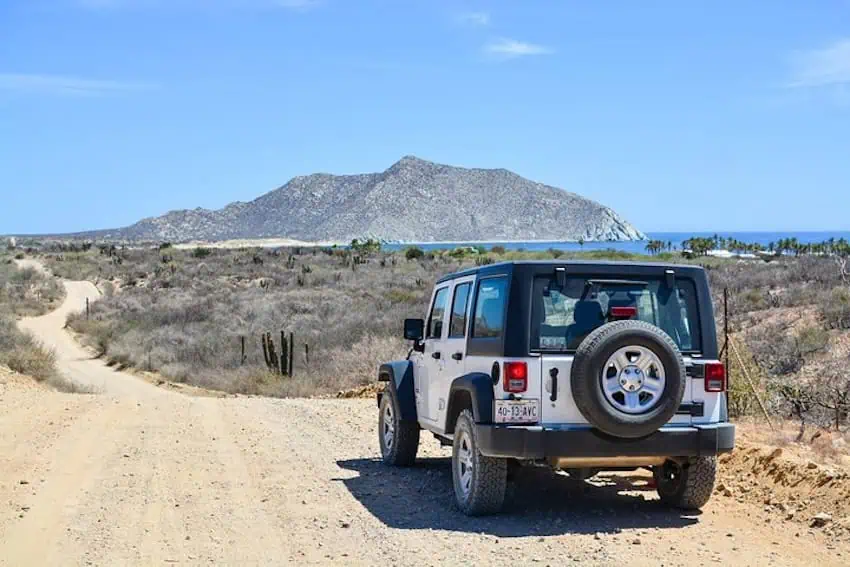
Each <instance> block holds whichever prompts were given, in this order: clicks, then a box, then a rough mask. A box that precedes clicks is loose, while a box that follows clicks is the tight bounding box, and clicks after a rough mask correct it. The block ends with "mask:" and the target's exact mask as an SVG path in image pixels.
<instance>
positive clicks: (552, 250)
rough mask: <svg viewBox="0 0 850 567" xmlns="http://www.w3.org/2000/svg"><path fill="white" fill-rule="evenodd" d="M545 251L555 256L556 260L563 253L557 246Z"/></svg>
mask: <svg viewBox="0 0 850 567" xmlns="http://www.w3.org/2000/svg"><path fill="white" fill-rule="evenodd" d="M547 252H548V253H549V255H550V256H551V257H553V258H555V259H556V260H557V259H558V258H560V257H561V256H563V255H564V251H563V250H558V249H557V248H550V249H549V250H547Z"/></svg>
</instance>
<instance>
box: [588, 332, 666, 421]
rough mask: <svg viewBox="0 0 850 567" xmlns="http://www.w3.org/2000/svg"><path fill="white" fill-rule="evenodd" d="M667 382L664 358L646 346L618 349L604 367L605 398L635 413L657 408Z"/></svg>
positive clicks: (623, 409) (620, 407)
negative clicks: (662, 362)
mask: <svg viewBox="0 0 850 567" xmlns="http://www.w3.org/2000/svg"><path fill="white" fill-rule="evenodd" d="M666 384H667V380H666V378H665V375H664V365H663V364H661V359H659V358H658V355H656V354H655V353H654V352H652V351H651V350H650V349H648V348H646V347H642V346H636V345H635V346H626V347H623V348H621V349H618V350H617V351H616V352H615V353H614V354H612V355H611V357H610V358H608V361H607V362H606V363H605V366H603V368H602V377H601V385H602V392H603V393H604V394H605V399H606V400H608V403H609V404H611V405H612V406H614V407H615V408H616V409H618V410H619V411H621V412H623V413H627V414H631V415H635V414H641V413H646V412H648V411H650V410H652V409H653V408H655V407H656V406H657V405H658V404H659V403H660V402H661V397H662V395H663V394H664V387H665V385H666Z"/></svg>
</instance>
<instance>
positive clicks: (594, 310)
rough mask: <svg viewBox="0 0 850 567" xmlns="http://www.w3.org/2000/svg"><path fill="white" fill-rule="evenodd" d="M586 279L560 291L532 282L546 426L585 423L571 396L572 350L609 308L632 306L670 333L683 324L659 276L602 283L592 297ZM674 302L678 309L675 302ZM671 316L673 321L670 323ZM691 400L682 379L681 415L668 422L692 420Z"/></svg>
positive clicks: (580, 278)
mask: <svg viewBox="0 0 850 567" xmlns="http://www.w3.org/2000/svg"><path fill="white" fill-rule="evenodd" d="M589 278H590V276H572V275H571V276H570V277H569V278H568V279H567V281H566V284H565V285H564V287H563V288H561V289H555V288H554V286H553V287H552V288H550V286H549V282H548V281H541V280H538V281H536V282H535V287H534V294H535V295H534V298H535V301H536V305H535V307H534V308H535V309H536V310H537V313H536V315H535V317H534V321H533V322H532V325H535V326H536V328H535V329H533V333H532V334H533V336H534V337H535V339H534V340H535V341H536V342H537V344H536V345H532V347H533V348H538V349H539V350H540V352H541V357H540V362H541V365H540V380H541V382H542V384H543V392H542V411H541V413H542V421H543V423H545V424H547V425H574V426H587V425H588V422H587V420H586V419H585V417H584V416H583V415H582V414H581V412H580V411H579V409H578V407H577V406H576V404H575V401H574V399H573V396H572V386H571V382H570V380H571V376H572V364H573V359H574V351H575V348H576V347H577V346H578V344H580V343H581V341H582V340H583V339H584V337H586V336H587V334H589V333H590V332H591V331H592V330H593V329H595V328H597V327H599V326H600V325H602V324H604V323H605V321H607V320H608V313H609V311H610V308H611V307H612V306H618V307H623V306H632V307H636V308H637V312H638V317H637V318H638V319H641V320H645V321H647V322H650V323H652V324H655V325H658V326H659V327H662V329H664V330H666V331H668V334H671V333H672V329H673V327H671V325H673V324H674V323H677V324H679V323H681V320H679V319H677V318H678V317H680V316H681V315H682V313H679V312H676V313H674V315H675V316H671V312H672V306H673V305H672V304H671V299H676V300H677V301H678V298H677V297H675V296H674V294H670V293H668V292H667V291H664V292H660V291H659V286H660V285H661V283H660V280H655V281H653V280H651V279H648V278H643V279H642V280H640V284H639V285H635V286H632V285H626V284H624V283H623V281H624V280H611V283H610V284H607V287H606V284H601V286H600V289H601V291H600V293H598V294H596V295H594V294H593V293H587V289H588V286H587V281H588V279H589ZM644 280H647V281H644ZM600 281H601V280H600ZM559 287H560V286H559ZM684 287H685V289H686V290H688V289H691V290H692V289H693V286H691V287H690V288H687V286H684ZM659 301H662V302H663V308H659V305H658V303H659ZM675 305H676V309H678V303H677V304H675ZM683 309H684V307H683ZM694 309H695V307H694ZM659 314H661V315H663V317H661V315H659ZM671 319H676V321H672V322H671ZM673 334H675V333H673ZM671 336H672V334H671ZM673 338H674V340H676V341H677V343H680V346H682V347H688V348H689V347H690V346H691V345H689V344H688V343H687V342H686V341H685V337H684V336H679V335H677V336H674V337H673ZM683 350H685V349H683ZM689 360H690V357H689V356H686V357H685V361H686V363H687V362H688V361H689ZM635 361H636V359H635ZM600 379H601V377H600ZM618 395H619V394H616V395H612V397H611V398H612V401H611V403H612V405H615V404H616V403H623V402H624V401H625V399H624V398H623V399H621V398H618V397H617V396H618ZM621 397H622V396H621ZM692 400H693V387H692V380H691V379H690V378H685V394H684V396H683V400H682V403H683V406H682V408H681V413H678V414H676V415H675V416H673V418H672V419H671V420H670V421H669V423H670V424H675V425H688V424H690V423H691V415H690V412H689V411H688V410H687V408H689V407H690V406H691V405H692Z"/></svg>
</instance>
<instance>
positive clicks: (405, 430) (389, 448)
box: [378, 388, 419, 467]
mask: <svg viewBox="0 0 850 567" xmlns="http://www.w3.org/2000/svg"><path fill="white" fill-rule="evenodd" d="M398 408H399V404H398V400H397V399H396V394H395V391H394V390H393V389H392V388H387V390H386V391H385V392H384V395H383V396H381V405H380V407H379V411H380V413H379V415H378V442H379V443H380V445H381V458H382V459H383V460H384V462H385V463H387V464H388V465H394V466H397V467H409V466H410V465H412V464H413V463H414V462H415V461H416V452H417V451H418V450H419V424H418V423H416V422H415V421H408V420H406V419H402V418H401V413H400V412H399V409H398Z"/></svg>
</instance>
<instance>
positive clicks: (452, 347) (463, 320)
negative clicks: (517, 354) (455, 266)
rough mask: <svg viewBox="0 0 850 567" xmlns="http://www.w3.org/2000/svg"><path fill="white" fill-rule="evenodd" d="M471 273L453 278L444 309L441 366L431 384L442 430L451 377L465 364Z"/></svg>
mask: <svg viewBox="0 0 850 567" xmlns="http://www.w3.org/2000/svg"><path fill="white" fill-rule="evenodd" d="M474 281H475V276H468V277H465V278H458V279H456V280H454V281H453V282H452V283H453V286H452V289H451V294H450V298H451V301H450V303H449V309H448V314H447V318H448V324H447V326H446V338H445V339H444V340H443V341H442V343H441V344H442V352H441V360H442V369H441V372H440V373H439V375H438V377H436V378H435V379H434V380H433V381H432V384H433V385H434V396H433V398H432V399H433V400H434V402H435V403H436V404H437V412H436V419H437V423H438V424H441V426H442V428H443V430H445V425H444V424H445V423H446V412H447V411H448V407H447V406H448V401H449V400H448V396H449V390H450V389H451V385H452V382H453V381H454V379H455V378H458V377H459V376H463V374H464V373H465V367H466V360H465V358H466V334H467V327H468V321H469V304H470V297H471V296H472V284H473V282H474Z"/></svg>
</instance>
